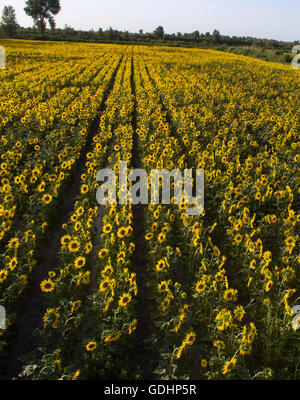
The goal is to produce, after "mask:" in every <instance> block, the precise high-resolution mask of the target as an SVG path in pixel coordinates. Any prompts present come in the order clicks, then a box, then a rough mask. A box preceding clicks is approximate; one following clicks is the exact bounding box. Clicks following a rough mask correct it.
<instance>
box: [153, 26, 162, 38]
mask: <svg viewBox="0 0 300 400" xmlns="http://www.w3.org/2000/svg"><path fill="white" fill-rule="evenodd" d="M153 33H154V35H155V36H156V37H157V38H159V39H163V37H164V35H165V31H164V28H163V27H162V26H158V27H157V28H156V29H155V31H154V32H153Z"/></svg>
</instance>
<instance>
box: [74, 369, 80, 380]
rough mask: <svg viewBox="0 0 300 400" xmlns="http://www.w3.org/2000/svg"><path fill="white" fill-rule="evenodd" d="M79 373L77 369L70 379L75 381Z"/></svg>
mask: <svg viewBox="0 0 300 400" xmlns="http://www.w3.org/2000/svg"><path fill="white" fill-rule="evenodd" d="M79 374H80V369H78V370H77V371H76V372H75V374H74V375H73V376H72V381H76V380H77V378H78V376H79Z"/></svg>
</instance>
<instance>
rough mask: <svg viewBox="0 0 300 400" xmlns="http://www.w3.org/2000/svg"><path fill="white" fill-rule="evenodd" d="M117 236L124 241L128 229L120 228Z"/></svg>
mask: <svg viewBox="0 0 300 400" xmlns="http://www.w3.org/2000/svg"><path fill="white" fill-rule="evenodd" d="M117 235H118V238H120V239H122V238H123V237H124V236H125V235H126V228H125V227H123V226H122V227H121V228H119V229H118V232H117Z"/></svg>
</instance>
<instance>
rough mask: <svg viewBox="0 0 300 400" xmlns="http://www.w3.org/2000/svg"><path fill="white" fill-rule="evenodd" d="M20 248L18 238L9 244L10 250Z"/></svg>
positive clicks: (11, 240)
mask: <svg viewBox="0 0 300 400" xmlns="http://www.w3.org/2000/svg"><path fill="white" fill-rule="evenodd" d="M19 246H20V242H19V239H18V238H16V237H15V238H12V239H10V241H9V242H8V247H9V248H10V249H12V248H14V249H15V248H18V247H19Z"/></svg>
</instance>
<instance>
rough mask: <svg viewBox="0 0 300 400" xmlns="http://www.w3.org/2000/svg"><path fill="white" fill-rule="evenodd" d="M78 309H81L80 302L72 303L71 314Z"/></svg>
mask: <svg viewBox="0 0 300 400" xmlns="http://www.w3.org/2000/svg"><path fill="white" fill-rule="evenodd" d="M80 307H81V300H76V301H74V302H73V303H72V307H71V313H72V314H73V312H75V311H78V310H79V308H80Z"/></svg>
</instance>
